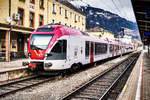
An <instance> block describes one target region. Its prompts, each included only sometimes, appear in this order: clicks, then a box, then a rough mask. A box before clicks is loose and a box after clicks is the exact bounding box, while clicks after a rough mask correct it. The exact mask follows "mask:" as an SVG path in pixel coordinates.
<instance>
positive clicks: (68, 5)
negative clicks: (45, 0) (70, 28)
mask: <svg viewBox="0 0 150 100" xmlns="http://www.w3.org/2000/svg"><path fill="white" fill-rule="evenodd" d="M56 1H57V2H59V3H61V4H63V5H65V6H67V7H69V8H70V9H73V10H74V11H76V12H78V13H80V14H82V15H84V16H86V14H85V13H84V12H82V11H81V10H79V9H78V8H76V7H75V6H74V5H72V4H71V3H70V2H68V1H67V0H56Z"/></svg>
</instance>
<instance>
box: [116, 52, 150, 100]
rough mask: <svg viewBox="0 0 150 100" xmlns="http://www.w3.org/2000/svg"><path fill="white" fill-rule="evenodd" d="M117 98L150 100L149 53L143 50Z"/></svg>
mask: <svg viewBox="0 0 150 100" xmlns="http://www.w3.org/2000/svg"><path fill="white" fill-rule="evenodd" d="M117 100H150V55H148V53H147V50H143V51H142V53H141V55H140V57H139V59H138V61H137V63H136V65H135V67H134V69H133V71H132V73H131V75H130V77H129V78H128V80H127V82H126V85H125V86H124V88H123V90H122V92H121V94H120V96H119V97H118V99H117Z"/></svg>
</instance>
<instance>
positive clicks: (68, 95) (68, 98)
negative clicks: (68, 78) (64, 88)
mask: <svg viewBox="0 0 150 100" xmlns="http://www.w3.org/2000/svg"><path fill="white" fill-rule="evenodd" d="M135 56H136V54H133V55H132V56H130V57H128V58H126V59H125V60H123V61H122V62H120V63H119V64H117V65H115V66H113V67H111V68H109V69H108V70H106V71H104V72H103V73H101V74H100V75H98V76H96V77H95V78H93V79H92V80H90V81H88V82H87V83H85V84H83V85H82V86H80V87H78V88H77V89H75V90H73V91H72V92H71V93H68V94H67V95H66V96H64V97H62V98H61V100H70V98H72V97H74V96H76V95H77V94H80V92H81V91H82V90H83V91H84V90H85V89H86V88H87V87H90V86H89V85H91V84H93V83H94V82H96V81H97V80H99V79H100V78H103V77H104V76H107V74H108V73H110V72H111V71H113V70H114V69H116V68H118V66H119V67H120V66H127V67H128V68H129V67H130V65H129V64H128V62H129V61H130V64H132V63H133V62H134V60H135V59H136V57H137V56H136V57H135ZM133 57H134V58H133ZM124 64H125V65H124ZM127 67H125V69H128V68H127ZM124 73H125V70H123V72H122V73H121V74H120V75H119V77H120V76H121V75H123V74H124ZM119 77H117V78H116V79H115V80H114V81H113V83H112V84H111V85H110V86H109V88H107V89H106V90H105V92H104V93H103V95H102V96H100V97H99V99H103V98H104V97H106V96H107V95H108V93H109V92H110V90H111V89H112V87H113V86H114V85H115V82H117V80H119ZM82 94H83V95H84V92H82ZM87 94H88V93H87ZM77 98H80V96H79V97H77ZM81 98H82V99H83V98H84V96H83V97H81ZM85 98H86V99H87V98H88V97H85ZM85 98H84V99H85ZM74 99H75V98H74ZM82 99H81V100H82ZM89 99H90V98H89ZM89 99H87V100H89ZM93 99H95V98H92V97H91V99H90V100H93ZM99 99H96V100H99Z"/></svg>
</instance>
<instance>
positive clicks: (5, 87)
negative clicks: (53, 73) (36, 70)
mask: <svg viewBox="0 0 150 100" xmlns="http://www.w3.org/2000/svg"><path fill="white" fill-rule="evenodd" d="M54 78H55V77H41V76H38V75H35V76H30V77H27V78H24V79H20V80H16V81H13V82H9V83H6V84H1V85H0V98H1V97H3V96H6V95H8V94H11V93H15V92H17V91H19V90H23V89H26V88H30V87H32V86H36V85H39V84H42V83H44V82H47V81H50V80H53V79H54Z"/></svg>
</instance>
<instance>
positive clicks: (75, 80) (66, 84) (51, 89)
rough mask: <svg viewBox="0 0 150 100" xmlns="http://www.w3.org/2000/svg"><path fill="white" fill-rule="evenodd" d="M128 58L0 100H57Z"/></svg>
mask: <svg viewBox="0 0 150 100" xmlns="http://www.w3.org/2000/svg"><path fill="white" fill-rule="evenodd" d="M128 56H129V55H126V56H123V57H119V58H117V59H114V60H111V61H108V62H106V63H104V64H101V65H99V66H96V67H92V68H90V69H88V70H85V71H82V72H80V73H77V74H74V75H71V76H70V77H66V78H62V79H58V80H54V81H50V82H46V83H44V84H41V85H38V86H35V87H32V88H30V89H25V90H24V91H18V92H16V93H14V94H10V95H7V96H6V97H3V98H0V100H59V99H60V98H61V97H63V96H64V95H66V94H67V93H69V92H71V91H72V90H73V89H75V88H76V87H77V86H79V85H82V83H84V82H86V81H87V80H89V79H91V78H92V77H94V76H96V75H98V74H100V73H101V72H103V71H104V70H106V69H108V68H109V67H111V66H113V65H115V64H117V63H118V62H120V61H122V60H123V59H125V58H127V57H128Z"/></svg>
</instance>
